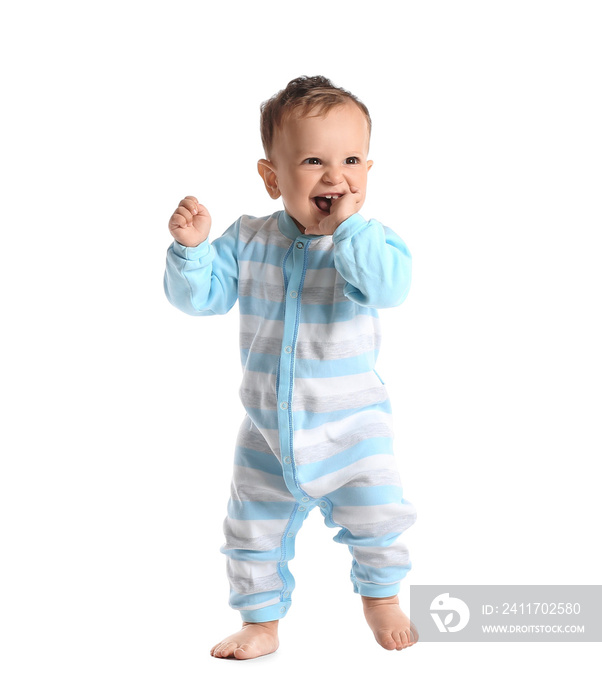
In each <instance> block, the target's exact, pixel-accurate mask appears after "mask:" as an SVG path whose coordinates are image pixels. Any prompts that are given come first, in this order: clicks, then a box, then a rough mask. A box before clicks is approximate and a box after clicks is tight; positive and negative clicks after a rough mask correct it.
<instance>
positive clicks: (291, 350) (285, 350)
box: [284, 345, 293, 352]
mask: <svg viewBox="0 0 602 700" xmlns="http://www.w3.org/2000/svg"><path fill="white" fill-rule="evenodd" d="M284 352H293V348H291V346H290V345H287V346H286V347H285V348H284Z"/></svg>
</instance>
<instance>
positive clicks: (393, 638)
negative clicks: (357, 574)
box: [362, 596, 418, 651]
mask: <svg viewBox="0 0 602 700" xmlns="http://www.w3.org/2000/svg"><path fill="white" fill-rule="evenodd" d="M362 602H363V604H364V615H365V616H366V622H367V623H368V624H369V625H370V629H371V630H372V632H374V637H375V638H376V641H377V642H378V643H379V644H380V645H381V647H383V648H384V649H390V650H393V649H397V651H399V650H400V649H406V648H407V647H411V646H412V644H415V643H416V642H417V641H418V630H417V629H416V628H415V627H414V624H413V623H412V621H411V620H410V618H409V617H408V616H407V615H406V614H405V613H403V612H402V610H401V608H400V607H399V600H398V599H397V596H392V597H391V598H367V597H365V596H362Z"/></svg>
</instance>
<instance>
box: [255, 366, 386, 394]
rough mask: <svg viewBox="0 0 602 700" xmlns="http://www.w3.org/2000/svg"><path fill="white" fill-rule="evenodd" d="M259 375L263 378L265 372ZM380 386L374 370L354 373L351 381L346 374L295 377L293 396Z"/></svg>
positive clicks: (340, 392) (354, 390)
mask: <svg viewBox="0 0 602 700" xmlns="http://www.w3.org/2000/svg"><path fill="white" fill-rule="evenodd" d="M261 376H262V377H263V378H265V374H262V375H261ZM264 380H265V379H264ZM380 387H382V384H381V382H380V379H379V378H378V377H377V376H376V374H374V372H362V373H361V374H354V375H353V380H352V381H350V380H349V377H348V376H343V377H319V378H312V379H297V378H295V391H294V397H298V396H315V397H317V398H331V397H333V396H338V395H340V394H350V395H353V394H354V393H355V392H358V391H364V390H365V389H374V388H378V389H380Z"/></svg>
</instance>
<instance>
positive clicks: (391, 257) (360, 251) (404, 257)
mask: <svg viewBox="0 0 602 700" xmlns="http://www.w3.org/2000/svg"><path fill="white" fill-rule="evenodd" d="M333 243H334V265H335V267H336V269H337V271H338V273H339V274H340V275H341V277H343V279H344V280H345V281H346V282H347V284H346V285H345V289H344V293H345V296H346V297H347V298H348V299H351V300H352V301H355V302H356V303H358V304H361V305H362V306H371V307H374V308H379V309H384V308H388V307H391V306H398V305H399V304H401V302H402V301H403V300H404V299H405V298H406V296H407V295H408V292H409V290H410V281H411V277H412V256H411V255H410V251H409V250H408V249H407V247H406V245H405V243H404V242H403V241H402V240H401V238H399V236H398V235H397V234H396V233H394V232H393V231H391V229H389V228H387V227H386V226H383V225H382V224H380V223H379V222H378V221H375V220H374V219H370V221H366V220H365V219H364V218H363V217H362V216H361V215H360V214H353V215H352V216H350V217H349V218H348V219H347V220H346V221H344V222H343V223H342V224H341V225H340V226H339V227H338V228H337V229H336V231H335V232H334V235H333Z"/></svg>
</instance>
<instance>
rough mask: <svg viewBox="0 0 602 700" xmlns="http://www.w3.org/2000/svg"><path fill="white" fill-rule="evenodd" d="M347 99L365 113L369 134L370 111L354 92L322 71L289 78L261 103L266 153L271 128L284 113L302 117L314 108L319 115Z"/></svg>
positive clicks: (271, 135)
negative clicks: (342, 86) (337, 85)
mask: <svg viewBox="0 0 602 700" xmlns="http://www.w3.org/2000/svg"><path fill="white" fill-rule="evenodd" d="M349 101H351V102H354V103H355V104H356V105H357V106H358V107H359V108H360V109H361V110H362V112H363V113H364V114H365V115H366V120H367V122H368V134H370V132H371V130H372V120H371V119H370V113H369V112H368V108H367V107H366V105H365V104H364V103H363V102H361V101H360V100H358V98H357V97H356V96H355V95H352V94H351V93H350V92H348V91H347V90H344V89H343V88H340V87H336V86H335V85H333V84H332V83H331V82H330V80H328V78H325V77H324V76H323V75H314V76H313V77H311V78H308V77H307V76H306V75H302V76H301V77H299V78H295V79H294V80H291V81H290V83H289V84H288V85H287V86H286V87H285V88H284V90H280V92H277V93H276V94H275V95H274V96H273V97H270V99H269V100H266V101H265V102H263V103H262V104H261V108H260V109H261V122H260V124H261V141H262V143H263V148H264V150H265V154H266V157H267V158H269V157H270V150H271V147H272V142H273V140H274V132H275V130H276V129H277V128H278V127H280V126H282V123H283V121H284V119H285V117H287V116H289V115H290V114H292V113H293V112H297V113H298V115H299V116H301V117H305V116H307V115H308V114H309V113H310V112H312V111H314V110H315V111H316V115H315V116H322V115H323V114H326V113H327V112H329V111H330V110H331V109H332V108H333V107H337V106H338V105H343V104H345V103H346V102H349Z"/></svg>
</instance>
